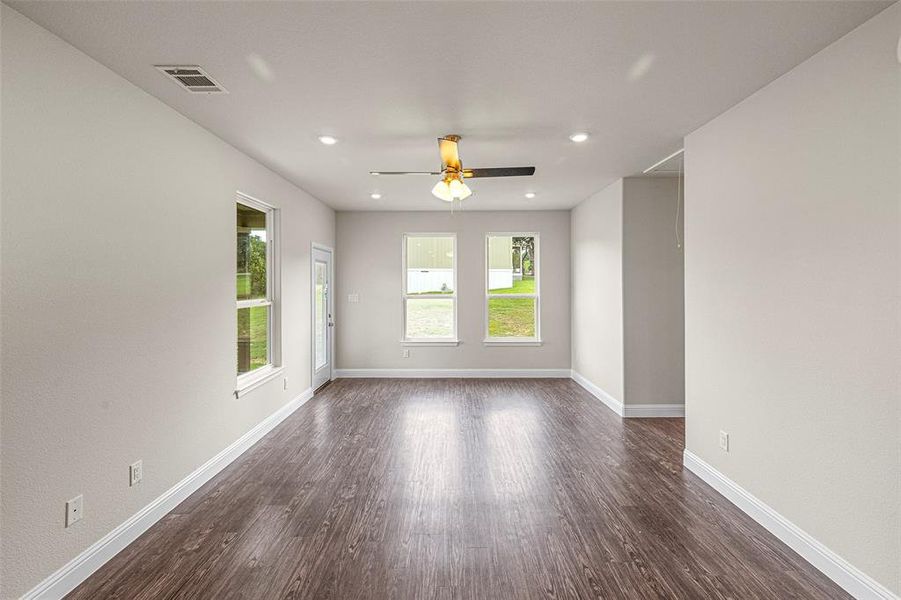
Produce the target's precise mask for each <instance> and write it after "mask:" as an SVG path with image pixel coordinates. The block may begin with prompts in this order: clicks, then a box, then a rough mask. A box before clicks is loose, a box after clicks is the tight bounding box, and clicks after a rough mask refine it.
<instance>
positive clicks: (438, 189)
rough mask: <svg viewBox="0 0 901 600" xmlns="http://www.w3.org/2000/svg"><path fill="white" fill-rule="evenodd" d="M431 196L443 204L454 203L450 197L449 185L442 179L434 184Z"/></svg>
mask: <svg viewBox="0 0 901 600" xmlns="http://www.w3.org/2000/svg"><path fill="white" fill-rule="evenodd" d="M432 195H433V196H435V197H436V198H438V199H439V200H444V201H445V202H453V201H454V197H453V196H451V191H450V185H449V184H448V183H447V182H446V181H444V180H443V179H442V180H441V181H439V182H438V183H436V184H435V187H433V188H432Z"/></svg>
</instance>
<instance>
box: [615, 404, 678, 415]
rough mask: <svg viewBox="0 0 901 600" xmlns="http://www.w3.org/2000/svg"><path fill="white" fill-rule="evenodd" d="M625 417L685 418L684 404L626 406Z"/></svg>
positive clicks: (624, 409) (624, 406)
mask: <svg viewBox="0 0 901 600" xmlns="http://www.w3.org/2000/svg"><path fill="white" fill-rule="evenodd" d="M623 416H624V417H627V418H634V417H684V416H685V405H684V404H624V405H623Z"/></svg>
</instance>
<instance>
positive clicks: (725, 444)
mask: <svg viewBox="0 0 901 600" xmlns="http://www.w3.org/2000/svg"><path fill="white" fill-rule="evenodd" d="M720 448H722V449H723V451H724V452H728V451H729V434H728V433H726V432H725V431H720Z"/></svg>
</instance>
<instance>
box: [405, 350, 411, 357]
mask: <svg viewBox="0 0 901 600" xmlns="http://www.w3.org/2000/svg"><path fill="white" fill-rule="evenodd" d="M404 358H410V351H409V350H407V349H404Z"/></svg>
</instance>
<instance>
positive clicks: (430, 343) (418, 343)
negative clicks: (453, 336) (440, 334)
mask: <svg viewBox="0 0 901 600" xmlns="http://www.w3.org/2000/svg"><path fill="white" fill-rule="evenodd" d="M400 345H401V346H459V345H460V340H422V341H415V340H401V341H400Z"/></svg>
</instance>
